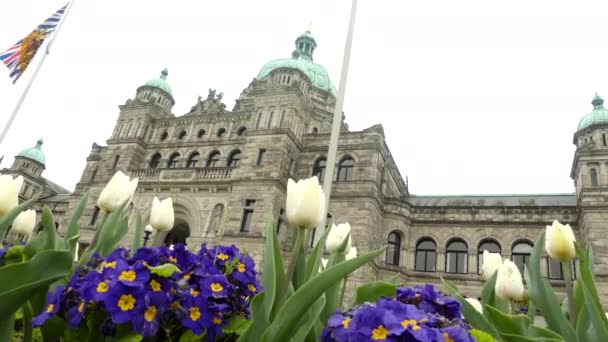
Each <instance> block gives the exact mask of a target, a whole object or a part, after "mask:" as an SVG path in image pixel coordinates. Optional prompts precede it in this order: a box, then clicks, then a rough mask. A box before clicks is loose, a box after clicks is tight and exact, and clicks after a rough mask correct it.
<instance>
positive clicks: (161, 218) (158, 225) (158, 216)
mask: <svg viewBox="0 0 608 342" xmlns="http://www.w3.org/2000/svg"><path fill="white" fill-rule="evenodd" d="M174 223H175V213H174V212H173V200H171V197H167V198H165V199H164V200H162V201H159V200H158V197H154V200H153V201H152V209H151V210H150V225H151V226H152V227H154V229H156V230H158V231H161V232H166V231H169V230H171V228H173V224H174Z"/></svg>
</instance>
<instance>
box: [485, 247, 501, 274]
mask: <svg viewBox="0 0 608 342" xmlns="http://www.w3.org/2000/svg"><path fill="white" fill-rule="evenodd" d="M500 265H502V257H501V256H500V253H490V252H488V251H487V250H485V249H484V251H483V264H482V266H481V273H482V274H483V278H484V279H485V280H489V279H490V278H492V276H493V275H494V272H496V271H497V270H498V268H499V267H500Z"/></svg>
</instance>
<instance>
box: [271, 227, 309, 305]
mask: <svg viewBox="0 0 608 342" xmlns="http://www.w3.org/2000/svg"><path fill="white" fill-rule="evenodd" d="M305 237H306V230H305V229H303V228H300V227H296V242H295V244H294V246H293V254H292V255H291V261H289V267H287V274H286V275H285V281H284V282H283V286H281V287H280V288H279V290H278V291H279V292H278V293H277V295H278V296H277V300H276V307H275V308H274V309H273V311H274V312H277V311H278V310H279V309H280V308H281V306H282V305H283V302H284V298H283V297H284V296H285V293H286V292H287V289H288V288H289V283H290V282H291V278H292V277H293V272H294V271H295V269H296V263H297V262H298V255H299V254H300V252H301V251H302V245H303V244H304V238H305ZM267 238H268V237H267Z"/></svg>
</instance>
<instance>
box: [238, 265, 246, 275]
mask: <svg viewBox="0 0 608 342" xmlns="http://www.w3.org/2000/svg"><path fill="white" fill-rule="evenodd" d="M237 269H238V270H239V272H241V273H243V272H245V271H246V270H247V269H246V268H245V264H243V263H239V264H238V266H237Z"/></svg>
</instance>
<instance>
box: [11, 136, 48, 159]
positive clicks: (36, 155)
mask: <svg viewBox="0 0 608 342" xmlns="http://www.w3.org/2000/svg"><path fill="white" fill-rule="evenodd" d="M17 157H23V158H28V159H31V160H33V161H35V162H38V163H40V164H42V165H45V163H46V157H45V156H44V152H42V138H40V140H38V142H37V143H36V146H34V147H28V148H24V149H23V150H21V152H19V154H17Z"/></svg>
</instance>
